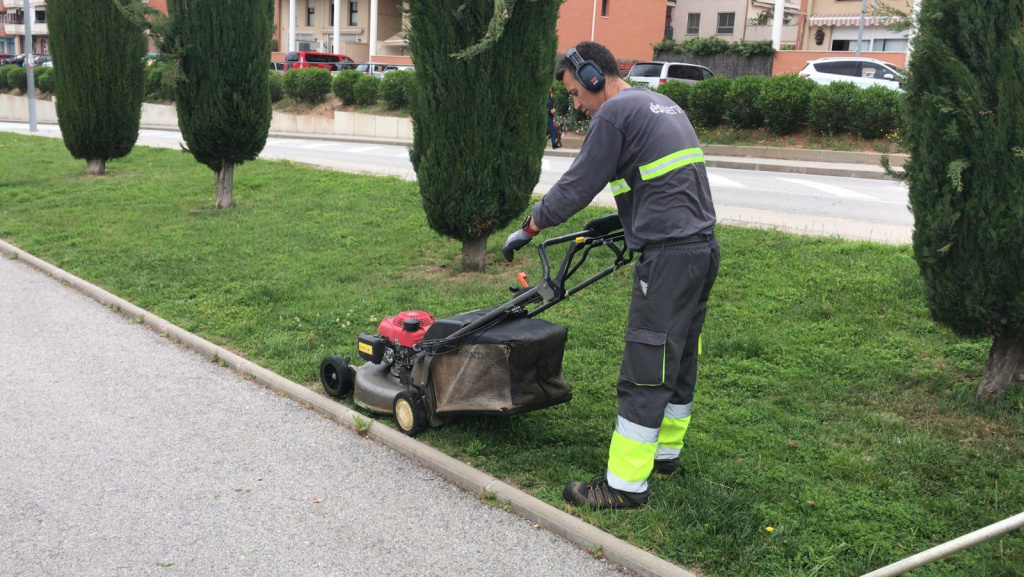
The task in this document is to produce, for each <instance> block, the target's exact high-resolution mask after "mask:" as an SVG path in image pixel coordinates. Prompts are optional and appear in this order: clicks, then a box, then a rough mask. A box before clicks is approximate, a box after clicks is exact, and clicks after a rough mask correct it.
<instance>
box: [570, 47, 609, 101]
mask: <svg viewBox="0 0 1024 577" xmlns="http://www.w3.org/2000/svg"><path fill="white" fill-rule="evenodd" d="M565 57H566V58H568V59H569V63H570V64H572V75H573V76H575V77H576V80H577V81H579V83H580V84H582V85H583V88H586V89H587V90H589V91H590V92H597V91H598V90H601V89H602V88H604V73H603V72H601V69H600V68H598V67H597V65H596V64H594V62H593V61H591V60H584V59H583V57H582V56H580V53H579V52H577V51H576V47H575V46H573V47H572V48H570V49H569V50H567V51H566V53H565Z"/></svg>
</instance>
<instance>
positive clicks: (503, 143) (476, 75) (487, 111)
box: [408, 0, 561, 270]
mask: <svg viewBox="0 0 1024 577" xmlns="http://www.w3.org/2000/svg"><path fill="white" fill-rule="evenodd" d="M560 3H561V2H559V1H557V0H416V1H414V2H411V3H410V15H409V23H410V31H409V35H408V37H409V49H410V51H411V52H412V56H413V59H414V60H415V62H416V82H417V84H418V85H419V90H418V91H417V97H416V102H414V103H413V106H412V120H413V126H414V133H413V146H412V149H411V151H410V158H411V160H412V163H413V167H414V168H415V170H416V175H417V180H418V181H419V187H420V194H421V196H422V197H423V207H424V210H425V212H426V215H427V222H428V224H429V225H430V227H431V228H432V229H433V230H434V231H436V232H438V233H439V234H442V235H444V236H448V237H451V238H454V239H456V240H460V241H462V243H463V245H462V262H463V266H464V267H465V268H466V269H468V270H482V269H483V268H484V260H485V256H486V255H485V249H486V245H487V237H488V236H489V235H490V234H491V233H492V232H494V231H495V230H498V229H501V228H503V227H505V226H506V225H508V224H509V223H510V222H511V221H512V220H513V219H515V218H517V217H519V216H520V215H521V214H522V212H523V211H524V210H525V209H526V206H527V204H528V203H529V200H530V194H531V193H532V192H533V188H534V186H536V184H537V181H538V180H539V178H540V163H541V158H542V157H543V155H544V146H545V144H544V143H545V138H546V134H547V110H546V108H547V91H548V88H549V87H550V86H551V82H552V72H553V70H554V63H555V49H556V37H555V22H556V20H557V18H558V7H559V5H560Z"/></svg>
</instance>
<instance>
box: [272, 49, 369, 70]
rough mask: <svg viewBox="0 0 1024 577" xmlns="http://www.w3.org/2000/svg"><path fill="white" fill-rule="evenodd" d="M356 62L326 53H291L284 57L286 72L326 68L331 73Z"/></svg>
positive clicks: (345, 57) (341, 55)
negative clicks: (299, 69)
mask: <svg viewBox="0 0 1024 577" xmlns="http://www.w3.org/2000/svg"><path fill="white" fill-rule="evenodd" d="M353 64H355V61H354V60H352V59H351V58H349V57H348V56H345V55H344V54H328V53H326V52H289V53H287V54H285V55H284V65H285V70H291V69H292V68H324V69H327V70H330V71H332V72H333V71H337V70H344V69H346V68H349V67H350V66H351V65H353Z"/></svg>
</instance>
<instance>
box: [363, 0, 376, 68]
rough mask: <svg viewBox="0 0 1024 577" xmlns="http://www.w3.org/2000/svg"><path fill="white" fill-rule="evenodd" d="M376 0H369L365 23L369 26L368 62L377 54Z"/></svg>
mask: <svg viewBox="0 0 1024 577" xmlns="http://www.w3.org/2000/svg"><path fill="white" fill-rule="evenodd" d="M377 10H379V8H377V0H370V17H369V18H368V19H367V20H366V25H367V26H369V27H370V62H373V57H374V56H376V55H377Z"/></svg>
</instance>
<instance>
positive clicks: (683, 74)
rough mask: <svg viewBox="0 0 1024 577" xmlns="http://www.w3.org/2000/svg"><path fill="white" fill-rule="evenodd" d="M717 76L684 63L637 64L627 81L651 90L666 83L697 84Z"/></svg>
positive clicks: (628, 75)
mask: <svg viewBox="0 0 1024 577" xmlns="http://www.w3.org/2000/svg"><path fill="white" fill-rule="evenodd" d="M714 75H715V73H714V72H711V70H709V69H708V68H706V67H704V66H700V65H698V64H686V63H683V62H637V63H636V64H634V65H633V67H632V68H630V69H629V74H626V79H627V80H631V81H633V82H641V83H644V84H647V87H648V88H650V89H651V90H657V88H658V86H659V85H661V84H665V83H666V82H685V83H687V84H695V83H697V82H699V81H701V80H707V79H708V78H711V77H713V76H714Z"/></svg>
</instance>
